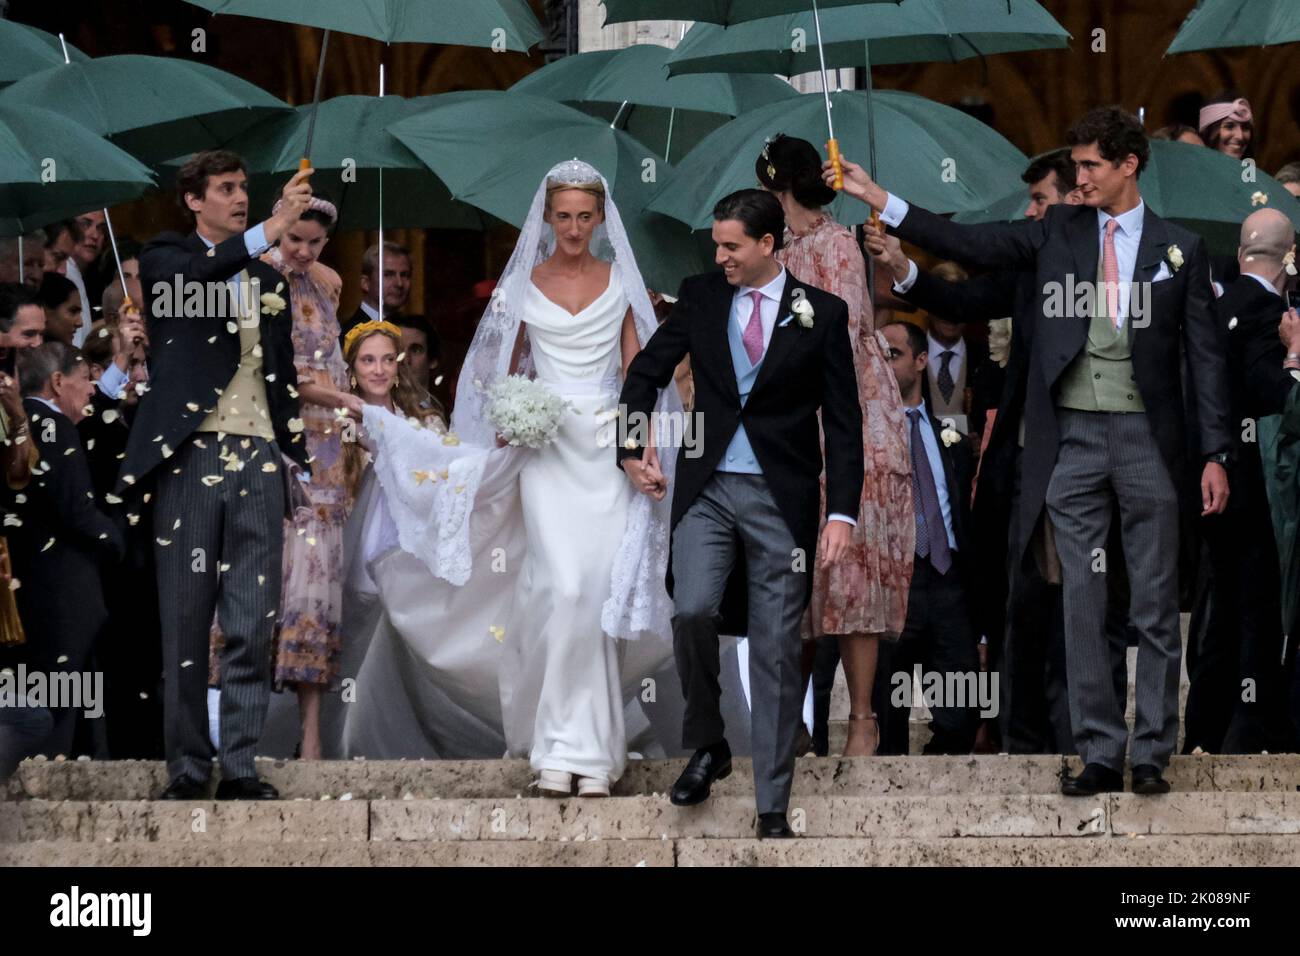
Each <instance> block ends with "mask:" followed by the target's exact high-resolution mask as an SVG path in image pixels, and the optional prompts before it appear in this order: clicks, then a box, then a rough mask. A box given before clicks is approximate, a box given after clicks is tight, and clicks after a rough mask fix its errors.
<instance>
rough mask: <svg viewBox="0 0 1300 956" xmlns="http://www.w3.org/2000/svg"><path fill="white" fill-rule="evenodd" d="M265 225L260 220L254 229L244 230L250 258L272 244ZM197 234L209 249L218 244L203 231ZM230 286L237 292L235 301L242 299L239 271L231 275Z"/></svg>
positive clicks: (264, 250) (256, 255) (253, 257)
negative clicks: (268, 238)
mask: <svg viewBox="0 0 1300 956" xmlns="http://www.w3.org/2000/svg"><path fill="white" fill-rule="evenodd" d="M265 225H266V224H265V223H260V222H259V223H258V224H257V225H256V226H254V227H253V228H252V229H246V230H244V248H245V249H247V250H248V257H249V258H250V259H256V258H257V257H258V256H260V255H261V254H262V253H264V252H266V250H267V249H270V248H271V244H270V243H269V242H267V241H266V229H265V228H263V227H264V226H265ZM196 235H198V237H199V238H200V239H202V240H203V244H204V245H205V246H207V247H208V248H209V249H211V248H213V247H214V246H215V245H216V243H215V242H209V241H208V240H207V239H206V238H204V236H203V234H202V233H196ZM241 271H242V270H241ZM230 287H231V289H233V290H234V292H235V296H236V298H235V301H236V302H238V301H240V300H239V298H238V296H239V273H238V272H236V273H235V274H234V275H233V276H231V277H230Z"/></svg>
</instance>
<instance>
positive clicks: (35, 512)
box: [9, 342, 123, 756]
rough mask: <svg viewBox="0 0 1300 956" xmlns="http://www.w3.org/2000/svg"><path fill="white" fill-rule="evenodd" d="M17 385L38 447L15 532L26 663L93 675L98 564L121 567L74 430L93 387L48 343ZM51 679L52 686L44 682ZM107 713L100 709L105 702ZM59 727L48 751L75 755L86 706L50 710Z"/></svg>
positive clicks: (31, 353) (31, 355)
mask: <svg viewBox="0 0 1300 956" xmlns="http://www.w3.org/2000/svg"><path fill="white" fill-rule="evenodd" d="M19 378H20V381H21V384H22V389H23V395H24V396H25V397H24V399H23V405H24V407H25V408H26V410H27V413H28V417H29V421H30V427H29V433H30V435H31V440H32V441H34V442H35V443H36V447H37V448H38V449H39V450H40V456H41V462H40V464H39V465H38V466H37V467H36V469H34V472H33V475H32V479H31V482H30V483H29V484H28V486H27V489H26V492H25V494H26V498H27V500H26V501H25V502H23V503H21V504H15V506H14V512H15V514H16V516H17V519H18V520H19V522H20V523H19V524H18V525H17V526H16V527H13V528H11V529H10V533H9V545H10V548H11V551H12V559H13V570H14V576H15V577H16V578H18V580H19V581H21V582H22V587H21V588H19V589H18V591H17V592H16V596H17V598H18V613H19V615H20V617H21V618H22V621H23V627H24V629H25V630H26V633H27V640H28V643H29V644H30V645H31V654H30V656H29V659H28V662H27V663H28V665H29V666H30V667H31V668H32V669H33V670H38V671H41V672H43V673H45V674H46V675H53V674H55V673H57V672H67V673H74V674H78V673H82V672H84V671H87V670H89V666H88V665H89V662H90V657H91V652H92V650H93V649H94V645H95V642H96V640H97V639H98V638H99V635H100V632H101V631H102V630H103V627H104V624H105V622H106V620H107V617H108V612H107V611H106V610H105V605H104V593H103V580H102V578H101V575H100V562H101V561H110V562H117V561H120V560H121V559H122V550H123V541H122V533H121V531H120V530H119V529H118V527H117V526H116V525H115V524H114V523H113V521H112V520H110V519H109V518H108V516H107V515H105V514H104V513H103V512H101V511H100V510H99V509H98V508H97V507H96V506H95V501H94V496H93V493H92V491H91V484H90V468H89V466H88V465H87V463H86V452H85V449H84V448H83V447H82V444H81V439H80V438H79V437H78V435H77V428H76V424H77V422H79V421H80V420H81V419H82V417H83V415H84V412H83V409H84V408H85V407H86V404H87V403H88V402H89V401H90V393H91V391H92V389H93V388H94V384H93V383H92V382H91V380H90V367H89V365H87V363H86V361H85V359H84V357H83V356H82V354H81V352H80V351H79V350H78V349H74V348H72V347H71V346H67V345H64V344H63V343H61V342H46V343H45V344H44V345H42V346H40V347H39V348H36V349H31V350H28V351H26V352H25V354H24V355H23V357H22V364H21V367H20V372H19ZM47 679H49V678H48V677H47ZM99 703H100V706H102V701H100V702H99ZM50 709H51V712H52V713H53V715H54V727H53V730H52V731H51V734H50V737H49V739H48V740H47V741H46V743H45V746H44V750H45V752H46V753H47V754H49V755H50V756H53V755H55V754H69V753H70V752H71V748H72V744H73V735H74V731H75V728H76V724H77V717H78V716H79V714H80V713H81V712H82V711H84V710H85V709H86V708H85V707H82V708H77V707H69V706H66V702H65V706H60V707H57V708H55V707H51V708H50Z"/></svg>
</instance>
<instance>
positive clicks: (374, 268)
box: [339, 240, 411, 341]
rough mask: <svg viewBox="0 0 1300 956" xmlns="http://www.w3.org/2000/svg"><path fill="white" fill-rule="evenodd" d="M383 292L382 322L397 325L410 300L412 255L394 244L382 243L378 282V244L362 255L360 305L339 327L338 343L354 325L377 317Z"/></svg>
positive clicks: (403, 247) (401, 246) (404, 247)
mask: <svg viewBox="0 0 1300 956" xmlns="http://www.w3.org/2000/svg"><path fill="white" fill-rule="evenodd" d="M381 289H382V290H383V296H384V319H385V320H386V321H389V322H392V323H394V324H400V321H401V316H402V314H403V313H404V312H405V311H406V304H407V302H408V301H409V300H410V298H411V252H410V250H409V249H407V248H406V246H403V245H401V244H399V243H396V242H391V241H387V240H386V241H385V242H384V278H383V282H380V281H379V243H377V242H376V243H374V244H373V245H372V246H370V248H369V249H367V250H366V251H365V252H364V253H362V255H361V304H360V305H359V306H357V311H356V312H354V313H353V315H352V318H350V319H348V320H347V321H346V322H343V323H341V324H340V331H339V341H342V340H343V338H344V336H346V335H347V334H348V332H350V331H352V329H353V327H354V326H357V325H360V324H361V323H362V322H372V321H375V320H377V319H378V318H379V295H380V290H381Z"/></svg>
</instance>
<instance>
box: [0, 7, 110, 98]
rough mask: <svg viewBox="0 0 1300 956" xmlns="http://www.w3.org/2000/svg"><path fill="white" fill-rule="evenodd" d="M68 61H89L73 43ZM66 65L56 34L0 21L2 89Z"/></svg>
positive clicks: (69, 47)
mask: <svg viewBox="0 0 1300 956" xmlns="http://www.w3.org/2000/svg"><path fill="white" fill-rule="evenodd" d="M68 58H69V59H71V60H72V62H73V63H84V62H86V61H87V60H88V59H90V57H88V56H86V54H84V53H82V52H81V51H80V50H78V49H77V48H76V47H74V46H73V45H72V44H71V43H69V44H68ZM63 62H64V59H63V44H62V43H60V42H59V38H58V37H56V36H55V35H54V34H52V33H46V32H45V31H44V30H37V29H36V28H35V27H29V26H26V25H25V24H22V23H14V22H13V21H12V20H0V86H4V85H5V84H7V83H13V82H14V81H15V80H21V79H22V78H23V77H24V76H27V75H28V74H29V73H35V72H37V71H38V70H43V69H45V68H46V67H48V66H58V65H60V64H62V63H63Z"/></svg>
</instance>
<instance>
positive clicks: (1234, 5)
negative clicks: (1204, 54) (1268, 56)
mask: <svg viewBox="0 0 1300 956" xmlns="http://www.w3.org/2000/svg"><path fill="white" fill-rule="evenodd" d="M1297 41H1300V4H1297V3H1296V2H1295V0H1200V2H1198V3H1197V4H1196V7H1195V8H1194V9H1193V10H1192V12H1191V13H1189V14H1188V15H1187V19H1186V20H1184V21H1183V25H1182V26H1181V27H1179V29H1178V34H1177V35H1176V36H1175V37H1174V42H1173V43H1171V44H1169V49H1168V50H1166V51H1165V52H1166V53H1190V52H1192V51H1193V50H1219V49H1222V48H1224V47H1233V46H1274V45H1277V44H1281V43H1295V42H1297Z"/></svg>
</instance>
